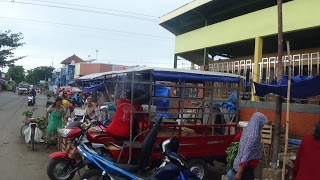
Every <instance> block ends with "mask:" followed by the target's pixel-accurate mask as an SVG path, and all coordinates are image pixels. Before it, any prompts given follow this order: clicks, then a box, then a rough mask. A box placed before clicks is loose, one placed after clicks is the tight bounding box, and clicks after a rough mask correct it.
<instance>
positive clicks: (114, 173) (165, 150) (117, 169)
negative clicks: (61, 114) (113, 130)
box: [78, 118, 199, 180]
mask: <svg viewBox="0 0 320 180" xmlns="http://www.w3.org/2000/svg"><path fill="white" fill-rule="evenodd" d="M161 121H162V118H160V119H158V120H157V122H156V123H155V125H154V126H153V128H152V129H151V131H150V132H149V134H148V135H147V137H146V138H145V140H144V141H143V143H142V148H141V153H140V156H139V158H138V161H137V162H138V163H137V164H134V165H131V164H119V163H116V162H113V160H112V159H111V158H108V157H102V156H99V155H98V153H96V152H95V151H94V150H93V149H90V147H88V146H86V147H85V146H78V152H79V153H80V155H81V156H82V157H83V158H85V159H88V160H89V161H91V162H92V163H93V164H94V165H95V166H96V168H95V169H90V170H88V171H86V172H85V173H84V174H82V176H81V177H80V179H81V180H89V179H99V180H111V179H119V180H122V179H126V180H131V179H165V180H170V179H181V180H187V179H199V178H198V177H197V176H196V175H195V174H193V173H192V172H191V171H190V170H189V168H188V167H187V163H186V161H185V160H186V159H185V158H184V157H183V156H181V155H179V154H177V152H178V149H179V142H178V139H177V138H176V137H172V138H170V139H168V140H165V141H164V142H162V144H160V145H159V148H158V149H160V150H161V152H162V154H163V155H164V158H163V160H162V164H161V165H160V166H159V167H158V168H157V169H156V170H155V171H154V173H153V174H152V175H151V176H149V177H145V176H143V175H142V174H145V173H146V172H143V169H144V168H146V167H147V165H148V163H149V159H150V154H151V151H152V146H153V144H154V142H155V140H156V137H157V134H158V129H159V126H160V124H161Z"/></svg>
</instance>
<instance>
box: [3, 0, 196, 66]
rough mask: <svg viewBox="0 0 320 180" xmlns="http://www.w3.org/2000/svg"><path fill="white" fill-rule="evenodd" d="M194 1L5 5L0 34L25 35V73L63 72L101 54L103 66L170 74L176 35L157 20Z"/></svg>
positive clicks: (20, 0) (42, 0) (24, 1)
mask: <svg viewBox="0 0 320 180" xmlns="http://www.w3.org/2000/svg"><path fill="white" fill-rule="evenodd" d="M191 1H192V0H158V1H154V0H133V1H129V0H127V1H124V0H108V1H106V0H68V1H67V0H14V2H10V1H8V0H0V30H2V31H4V30H8V29H10V30H11V31H13V32H21V33H23V35H24V39H23V42H25V43H26V44H25V45H24V46H23V47H20V48H19V49H17V50H16V51H15V53H16V55H27V57H26V58H24V59H22V60H19V61H17V62H16V64H17V65H23V66H24V67H25V69H30V68H34V67H37V66H50V65H52V64H53V66H54V67H55V68H60V67H61V64H60V62H61V61H63V60H64V59H65V58H67V57H69V56H71V55H73V54H76V55H77V56H79V57H80V58H82V59H84V60H88V59H95V58H96V50H98V53H97V57H98V58H97V59H98V60H97V61H98V62H101V63H109V62H110V63H112V64H122V65H147V66H158V67H159V66H161V67H170V68H171V67H173V55H174V35H173V34H171V33H170V32H169V31H167V30H165V29H164V28H162V27H161V26H160V25H158V19H159V17H161V16H163V15H165V14H167V13H169V12H171V11H173V10H175V9H177V8H179V7H181V6H183V5H184V4H186V3H188V2H191ZM89 55H90V57H89ZM182 63H184V64H183V65H182ZM178 66H179V67H182V66H185V67H186V66H188V63H186V62H185V61H179V64H178ZM4 70H5V69H4Z"/></svg>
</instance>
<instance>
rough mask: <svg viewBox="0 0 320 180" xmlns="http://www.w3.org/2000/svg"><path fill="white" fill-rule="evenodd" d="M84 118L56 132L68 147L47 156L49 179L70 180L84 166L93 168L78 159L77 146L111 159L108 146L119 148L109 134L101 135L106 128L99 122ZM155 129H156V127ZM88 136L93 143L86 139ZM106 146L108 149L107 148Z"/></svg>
mask: <svg viewBox="0 0 320 180" xmlns="http://www.w3.org/2000/svg"><path fill="white" fill-rule="evenodd" d="M86 118H87V116H83V117H82V119H81V117H78V118H76V119H74V120H73V121H71V122H70V123H69V124H68V125H67V126H66V127H65V128H64V129H61V130H59V131H58V132H59V134H60V135H61V136H62V137H63V138H65V139H66V141H67V144H68V145H67V148H66V150H65V152H61V151H59V152H54V153H52V154H50V155H49V157H50V158H52V159H51V161H50V162H49V164H48V168H47V175H48V177H49V178H50V179H52V180H70V179H72V178H73V177H74V175H75V172H77V171H78V172H79V170H80V169H81V168H83V167H84V166H88V168H89V169H90V168H93V167H94V165H93V164H92V163H91V161H89V160H88V159H83V158H79V156H78V149H77V146H79V145H81V146H82V147H90V149H93V150H94V151H95V152H96V153H97V154H99V155H100V156H103V157H105V156H108V157H111V158H113V157H112V154H111V153H110V149H109V148H110V147H109V146H111V145H113V146H114V147H117V148H119V147H121V146H119V145H117V144H114V143H115V142H116V141H114V140H113V139H112V137H110V134H108V133H102V132H103V131H105V130H106V128H104V126H103V125H101V122H100V121H91V122H90V123H89V122H88V121H87V119H86ZM82 122H85V124H82ZM88 124H89V125H88ZM159 125H160V124H159ZM85 126H87V128H85ZM92 126H96V128H97V129H101V131H100V132H98V133H97V132H95V131H93V132H91V131H88V130H89V128H90V127H92ZM152 129H154V128H152ZM156 129H158V126H157V127H156ZM89 132H90V133H89ZM89 134H90V135H89ZM88 136H90V137H91V140H94V141H90V140H89V139H87V137H88ZM101 137H104V138H103V141H105V142H102V141H98V139H100V138H101ZM108 140H109V141H108ZM110 141H112V142H110ZM152 144H153V143H152ZM107 146H108V147H109V148H107ZM79 175H80V173H79Z"/></svg>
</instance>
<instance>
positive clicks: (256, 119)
mask: <svg viewBox="0 0 320 180" xmlns="http://www.w3.org/2000/svg"><path fill="white" fill-rule="evenodd" d="M267 122H268V119H267V117H266V116H265V115H264V114H262V113H259V112H256V113H254V114H253V115H252V117H251V118H250V121H249V123H248V125H247V127H246V128H245V129H244V130H243V132H242V135H241V138H240V143H239V147H238V154H237V156H236V158H235V160H234V163H233V169H234V170H235V171H236V172H237V173H236V175H235V177H234V180H254V168H255V167H256V166H257V165H258V163H259V159H260V158H261V157H262V143H261V136H260V131H261V129H262V127H263V126H264V125H265V124H266V123H267Z"/></svg>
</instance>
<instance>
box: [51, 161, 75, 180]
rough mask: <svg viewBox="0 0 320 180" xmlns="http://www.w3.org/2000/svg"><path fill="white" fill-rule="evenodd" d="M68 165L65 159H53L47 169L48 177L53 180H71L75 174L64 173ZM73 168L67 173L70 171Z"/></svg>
mask: <svg viewBox="0 0 320 180" xmlns="http://www.w3.org/2000/svg"><path fill="white" fill-rule="evenodd" d="M66 164H67V161H66V160H64V159H51V161H50V162H49V164H48V168H47V175H48V177H49V178H50V179H51V180H71V179H72V178H73V177H74V175H75V172H73V173H71V174H67V173H65V172H63V169H64V166H65V165H66ZM70 170H71V167H69V168H68V170H67V171H70Z"/></svg>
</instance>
